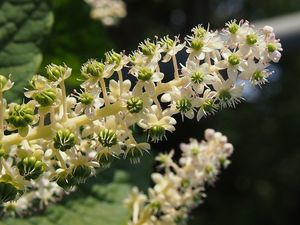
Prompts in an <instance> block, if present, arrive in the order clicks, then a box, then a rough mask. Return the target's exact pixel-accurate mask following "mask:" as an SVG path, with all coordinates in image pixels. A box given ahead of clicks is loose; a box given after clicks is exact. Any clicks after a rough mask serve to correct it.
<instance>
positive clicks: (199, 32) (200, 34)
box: [193, 26, 206, 38]
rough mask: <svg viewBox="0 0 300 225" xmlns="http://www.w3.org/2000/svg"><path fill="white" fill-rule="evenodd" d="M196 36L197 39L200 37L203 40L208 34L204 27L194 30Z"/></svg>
mask: <svg viewBox="0 0 300 225" xmlns="http://www.w3.org/2000/svg"><path fill="white" fill-rule="evenodd" d="M193 32H194V34H195V36H196V37H199V38H203V37H204V35H205V34H206V30H205V29H204V28H203V27H200V26H198V27H196V28H195V29H194V30H193Z"/></svg>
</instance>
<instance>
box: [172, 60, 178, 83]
mask: <svg viewBox="0 0 300 225" xmlns="http://www.w3.org/2000/svg"><path fill="white" fill-rule="evenodd" d="M172 61H173V67H174V78H175V80H178V79H179V74H178V64H177V59H176V56H175V55H173V56H172Z"/></svg>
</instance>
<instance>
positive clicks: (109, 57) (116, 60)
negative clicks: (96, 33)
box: [105, 50, 122, 66]
mask: <svg viewBox="0 0 300 225" xmlns="http://www.w3.org/2000/svg"><path fill="white" fill-rule="evenodd" d="M121 60H122V56H121V54H119V53H116V52H115V51H113V50H112V51H110V52H107V53H105V61H106V62H107V63H109V64H115V65H116V66H118V65H120V62H121Z"/></svg>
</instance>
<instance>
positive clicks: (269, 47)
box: [267, 43, 277, 52]
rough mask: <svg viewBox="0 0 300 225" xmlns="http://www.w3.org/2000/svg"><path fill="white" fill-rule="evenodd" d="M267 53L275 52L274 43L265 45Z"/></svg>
mask: <svg viewBox="0 0 300 225" xmlns="http://www.w3.org/2000/svg"><path fill="white" fill-rule="evenodd" d="M267 49H268V52H275V51H276V50H277V48H276V45H275V44H274V43H269V44H267Z"/></svg>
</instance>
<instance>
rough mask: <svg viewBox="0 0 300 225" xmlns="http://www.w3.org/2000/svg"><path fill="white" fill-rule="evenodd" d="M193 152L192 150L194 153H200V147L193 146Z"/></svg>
mask: <svg viewBox="0 0 300 225" xmlns="http://www.w3.org/2000/svg"><path fill="white" fill-rule="evenodd" d="M191 152H192V155H198V154H199V153H200V149H199V148H192V150H191Z"/></svg>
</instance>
